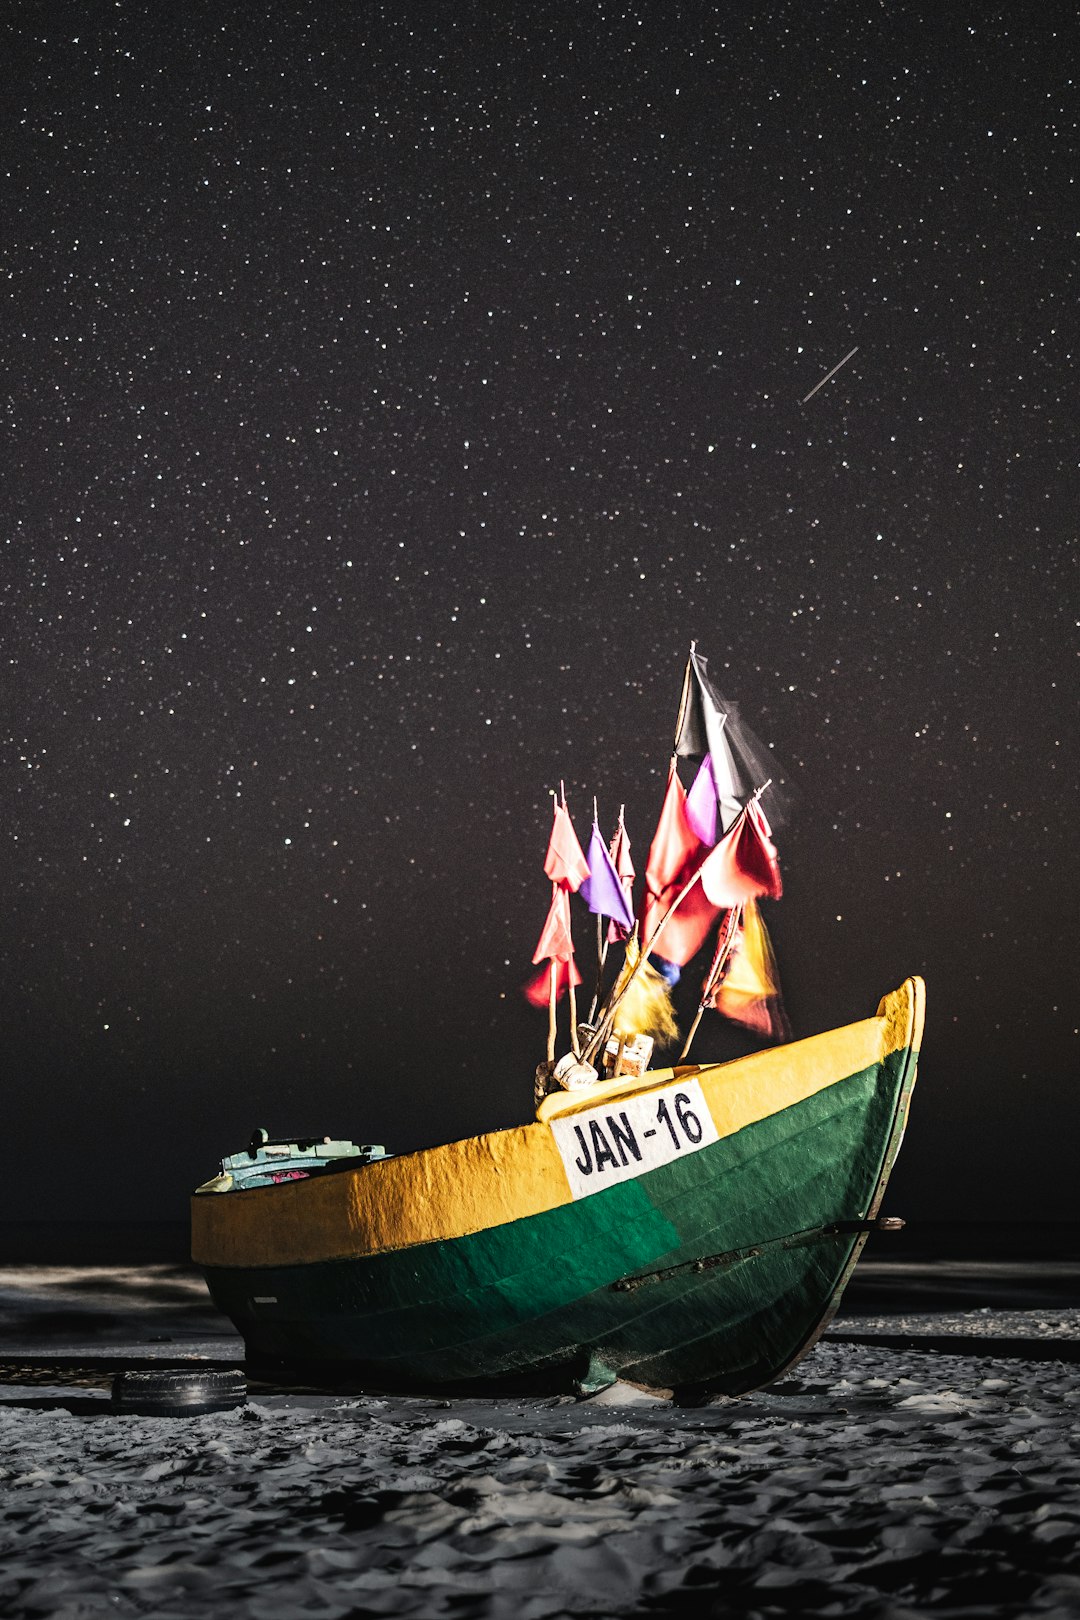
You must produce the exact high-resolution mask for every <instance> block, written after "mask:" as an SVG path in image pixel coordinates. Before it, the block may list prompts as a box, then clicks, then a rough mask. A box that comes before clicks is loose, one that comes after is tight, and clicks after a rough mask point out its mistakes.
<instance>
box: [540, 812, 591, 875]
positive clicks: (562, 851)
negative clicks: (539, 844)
mask: <svg viewBox="0 0 1080 1620" xmlns="http://www.w3.org/2000/svg"><path fill="white" fill-rule="evenodd" d="M544 871H545V872H546V873H547V875H548V877H549V878H550V879H551V881H552V883H558V884H561V885H562V887H563V888H564V889H569V890H571V891H573V892H576V891H577V890H578V889H580V887H581V885H582V884H583V883H584V881H585V879H586V878H587V877H588V875H589V863H588V861H587V860H586V859H585V855H584V852H583V850H582V848H581V845H580V844H579V843H578V836H577V833H576V832H575V831H574V824H573V822H572V821H571V820H570V813H569V811H568V810H567V808H566V806H565V805H564V804H560V803H559V801H558V799H556V800H555V818H554V820H553V821H552V824H551V837H550V838H549V839H548V847H547V855H546V856H545V857H544Z"/></svg>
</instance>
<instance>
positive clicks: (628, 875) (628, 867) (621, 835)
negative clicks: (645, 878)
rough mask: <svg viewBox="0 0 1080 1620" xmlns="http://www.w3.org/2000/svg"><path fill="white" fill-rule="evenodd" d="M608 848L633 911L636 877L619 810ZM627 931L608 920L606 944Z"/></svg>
mask: <svg viewBox="0 0 1080 1620" xmlns="http://www.w3.org/2000/svg"><path fill="white" fill-rule="evenodd" d="M608 848H609V850H610V852H611V864H612V866H614V868H615V870H616V872H617V873H618V875H619V882H620V883H621V884H622V886H623V888H624V889H625V890H626V903H627V905H628V906H629V907H630V910H631V911H633V909H634V879H635V878H636V877H637V872H636V871H635V870H634V863H633V861H632V860H631V859H630V835H629V833H628V832H627V830H626V823H625V822H624V821H623V817H622V811H621V810H620V811H619V825H618V826H617V827H616V829H615V835H614V837H613V838H612V840H611V843H610V844H609V846H608ZM629 933H630V929H628V928H622V927H620V926H619V924H618V923H617V922H609V923H608V931H607V937H608V944H609V945H618V944H619V942H620V941H621V940H624V939H626V938H627V937H628V935H629Z"/></svg>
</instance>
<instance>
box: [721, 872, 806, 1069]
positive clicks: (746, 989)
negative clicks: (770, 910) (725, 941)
mask: <svg viewBox="0 0 1080 1620" xmlns="http://www.w3.org/2000/svg"><path fill="white" fill-rule="evenodd" d="M709 1005H710V1006H711V1007H713V1008H714V1009H715V1010H716V1011H717V1012H718V1013H720V1014H722V1016H723V1017H724V1018H730V1019H731V1020H732V1022H733V1023H736V1024H745V1025H746V1026H747V1027H748V1028H750V1029H754V1030H757V1032H758V1033H759V1034H760V1035H767V1036H770V1037H771V1038H772V1039H773V1040H779V1039H780V1038H781V1037H783V1036H785V1035H786V1034H787V1030H788V1024H787V1018H786V1017H785V1015H784V1007H783V1002H782V1001H781V998H780V981H779V977H778V975H777V971H776V959H775V957H774V956H773V951H772V945H771V944H770V942H769V936H768V934H767V933H766V931H765V924H764V922H763V921H762V918H761V912H760V911H759V909H758V907H757V905H756V904H755V903H754V901H753V900H748V901H747V903H746V907H745V909H744V911H743V920H742V927H741V928H740V929H739V933H738V936H737V938H736V941H735V948H734V950H733V952H732V955H731V958H730V960H729V963H728V969H727V972H726V973H725V974H724V976H723V978H722V979H721V981H720V983H719V984H718V985H717V987H716V989H715V990H714V991H713V994H712V997H711V998H710V1001H709Z"/></svg>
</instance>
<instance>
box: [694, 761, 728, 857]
mask: <svg viewBox="0 0 1080 1620" xmlns="http://www.w3.org/2000/svg"><path fill="white" fill-rule="evenodd" d="M719 797H720V795H719V793H718V791H717V787H716V777H715V776H714V775H713V768H712V755H711V754H706V755H705V758H704V759H703V760H702V762H701V764H700V765H699V766H698V769H697V775H696V776H695V777H694V780H693V782H692V783H691V786H690V791H689V793H688V794H687V795H686V819H687V821H688V822H689V823H690V826H691V827H692V828H693V830H694V832H695V833H696V834H697V836H698V837H699V838H700V839H701V842H702V843H703V844H708V845H709V847H710V849H711V848H712V846H713V844H715V843H716V838H717V831H716V809H717V800H718V799H719Z"/></svg>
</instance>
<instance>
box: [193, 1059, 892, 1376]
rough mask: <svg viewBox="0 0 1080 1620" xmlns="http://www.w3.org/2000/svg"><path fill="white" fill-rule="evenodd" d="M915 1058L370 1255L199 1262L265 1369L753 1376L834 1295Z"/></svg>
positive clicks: (784, 1351) (802, 1343)
mask: <svg viewBox="0 0 1080 1620" xmlns="http://www.w3.org/2000/svg"><path fill="white" fill-rule="evenodd" d="M915 1060H916V1050H915V1047H914V1044H912V1043H908V1044H905V1045H901V1046H899V1047H898V1048H897V1049H895V1050H893V1051H891V1052H889V1053H887V1054H886V1055H885V1056H884V1057H883V1058H882V1059H881V1061H878V1062H875V1063H872V1064H870V1065H869V1066H867V1067H866V1068H864V1069H862V1070H860V1071H858V1072H855V1073H850V1074H847V1075H844V1076H843V1077H841V1078H840V1079H838V1080H836V1081H834V1082H831V1083H829V1084H828V1085H827V1086H824V1087H823V1088H822V1089H819V1090H817V1091H816V1092H814V1093H813V1094H812V1095H809V1096H806V1097H804V1098H802V1099H801V1100H799V1101H797V1102H794V1103H793V1104H791V1105H790V1106H787V1107H783V1108H781V1109H779V1110H778V1111H776V1112H771V1113H768V1114H766V1115H765V1117H762V1118H760V1119H757V1120H755V1121H754V1122H752V1123H750V1124H747V1125H745V1126H743V1127H742V1128H741V1129H738V1130H735V1131H734V1132H733V1133H731V1134H728V1135H724V1136H721V1137H720V1139H719V1140H717V1141H715V1142H712V1143H711V1144H710V1145H707V1146H704V1147H702V1148H701V1149H700V1150H699V1151H696V1152H693V1153H688V1154H686V1155H684V1156H681V1157H677V1158H676V1159H675V1160H674V1161H673V1162H671V1163H667V1164H663V1165H661V1166H659V1167H657V1168H655V1169H651V1170H648V1171H647V1172H646V1173H643V1174H640V1175H637V1176H634V1177H632V1178H631V1179H626V1180H623V1181H621V1182H620V1183H618V1184H617V1185H613V1186H610V1187H607V1188H606V1189H605V1190H604V1191H601V1192H596V1193H594V1194H593V1195H592V1196H588V1197H578V1198H575V1199H574V1200H573V1201H570V1202H564V1203H562V1204H561V1205H560V1206H559V1207H556V1208H550V1209H545V1210H542V1211H540V1212H538V1213H535V1214H531V1215H527V1216H525V1217H523V1218H520V1219H516V1220H511V1221H507V1222H501V1223H498V1224H493V1225H489V1226H485V1227H483V1228H482V1229H480V1230H475V1231H467V1232H463V1233H461V1234H460V1235H457V1236H453V1237H450V1238H443V1239H440V1240H437V1241H432V1242H422V1243H411V1244H409V1245H408V1246H404V1247H398V1248H388V1249H384V1250H383V1251H382V1252H376V1253H367V1254H361V1255H349V1256H344V1257H340V1256H338V1257H329V1258H326V1259H318V1258H315V1259H307V1260H304V1261H303V1262H302V1263H293V1264H284V1265H275V1264H273V1263H270V1264H260V1265H258V1266H249V1265H215V1264H212V1263H211V1264H207V1263H206V1259H205V1258H204V1259H203V1268H204V1272H205V1275H206V1278H207V1283H208V1285H209V1288H210V1292H211V1294H212V1296H213V1298H214V1301H215V1303H216V1304H217V1305H218V1307H219V1308H220V1309H221V1310H222V1311H224V1312H225V1313H226V1314H227V1315H228V1316H230V1317H231V1318H232V1319H233V1321H234V1322H235V1323H236V1324H237V1326H238V1328H239V1330H240V1331H241V1332H242V1334H243V1336H244V1339H245V1342H246V1345H247V1353H248V1357H249V1360H250V1361H251V1362H252V1363H253V1364H256V1365H261V1366H263V1367H267V1366H272V1367H280V1366H283V1365H287V1366H289V1367H293V1368H297V1369H300V1368H303V1369H307V1370H308V1371H309V1372H310V1371H311V1370H313V1369H316V1368H317V1369H319V1370H320V1371H321V1373H322V1375H323V1376H326V1375H327V1374H330V1375H331V1376H335V1377H342V1376H349V1377H350V1378H352V1379H356V1380H360V1381H362V1382H365V1383H367V1384H368V1385H374V1386H378V1387H383V1388H403V1387H405V1388H407V1387H418V1386H419V1387H435V1386H446V1385H452V1384H467V1383H475V1382H477V1381H483V1382H485V1383H490V1381H492V1380H501V1379H515V1378H521V1377H523V1376H526V1375H527V1376H531V1377H535V1376H537V1375H541V1376H546V1377H548V1378H549V1379H550V1381H551V1382H552V1383H557V1382H559V1381H561V1380H563V1379H564V1378H566V1377H568V1376H569V1377H571V1378H576V1379H577V1380H578V1381H579V1383H582V1384H584V1385H585V1386H586V1387H588V1386H589V1385H590V1384H591V1385H593V1386H598V1385H600V1384H602V1383H604V1382H607V1381H610V1380H611V1378H613V1377H616V1376H618V1377H621V1378H624V1379H628V1380H631V1381H633V1382H637V1383H641V1384H644V1385H648V1386H651V1387H661V1388H676V1389H678V1388H685V1387H686V1386H694V1387H701V1388H705V1389H710V1390H715V1391H717V1392H723V1393H728V1394H737V1393H742V1392H744V1391H746V1390H750V1389H754V1388H758V1387H761V1386H762V1385H764V1384H766V1383H768V1382H770V1381H771V1380H772V1379H774V1378H776V1377H777V1376H779V1375H780V1374H781V1373H782V1372H783V1371H785V1370H786V1369H787V1368H788V1367H790V1366H791V1365H793V1364H794V1363H795V1362H797V1361H798V1360H799V1358H800V1357H801V1356H802V1355H803V1354H805V1352H806V1350H807V1349H809V1348H810V1346H811V1345H812V1344H813V1343H814V1342H815V1340H816V1338H817V1337H818V1335H819V1334H820V1333H821V1331H822V1330H823V1328H824V1326H825V1325H826V1323H827V1322H828V1320H829V1318H830V1316H831V1315H832V1313H833V1311H834V1310H835V1308H836V1305H837V1304H838V1302H839V1298H840V1295H841V1292H842V1290H843V1287H844V1284H845V1283H846V1281H847V1279H848V1277H849V1276H850V1273H851V1271H852V1269H853V1267H854V1265H855V1262H856V1260H857V1258H858V1255H859V1252H860V1250H861V1248H862V1245H863V1244H864V1242H865V1240H866V1231H867V1230H868V1229H869V1227H870V1225H871V1224H872V1222H873V1220H874V1219H875V1217H876V1216H877V1213H878V1210H879V1206H880V1202H881V1197H882V1194H883V1191H884V1187H885V1183H886V1181H887V1178H888V1174H889V1170H890V1169H891V1166H892V1162H893V1160H894V1158H895V1155H896V1152H897V1149H898V1147H899V1142H900V1138H901V1135H902V1131H903V1125H904V1121H905V1117H906V1112H907V1102H908V1096H909V1093H910V1090H911V1086H912V1084H913V1082H914V1077H915ZM730 1067H731V1068H733V1069H734V1068H736V1067H737V1066H736V1065H732V1066H730ZM537 1128H538V1127H530V1128H529V1129H532V1130H536V1129H537ZM419 1157H421V1156H417V1158H419ZM244 1196H245V1197H246V1198H249V1199H253V1198H259V1197H264V1198H267V1199H273V1198H275V1197H276V1196H279V1189H276V1188H267V1189H265V1190H261V1191H259V1192H253V1193H248V1194H245V1195H244ZM301 1207H302V1206H300V1205H297V1208H298V1209H300V1208H301Z"/></svg>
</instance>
